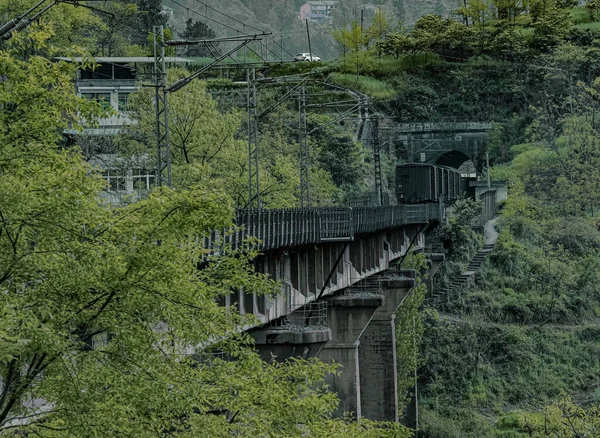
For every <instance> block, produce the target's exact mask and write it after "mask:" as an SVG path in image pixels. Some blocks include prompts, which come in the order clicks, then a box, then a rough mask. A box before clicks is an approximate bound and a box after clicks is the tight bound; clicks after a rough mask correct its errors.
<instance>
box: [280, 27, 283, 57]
mask: <svg viewBox="0 0 600 438" xmlns="http://www.w3.org/2000/svg"><path fill="white" fill-rule="evenodd" d="M279 41H280V42H281V44H279V47H280V48H281V58H280V60H281V62H283V29H281V35H280V36H279Z"/></svg>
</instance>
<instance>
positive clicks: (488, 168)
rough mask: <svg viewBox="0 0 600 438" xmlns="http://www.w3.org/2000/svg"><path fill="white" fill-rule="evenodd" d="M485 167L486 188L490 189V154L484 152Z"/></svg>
mask: <svg viewBox="0 0 600 438" xmlns="http://www.w3.org/2000/svg"><path fill="white" fill-rule="evenodd" d="M485 165H486V167H487V186H488V189H489V188H490V187H492V182H491V181H490V154H489V152H488V151H485Z"/></svg>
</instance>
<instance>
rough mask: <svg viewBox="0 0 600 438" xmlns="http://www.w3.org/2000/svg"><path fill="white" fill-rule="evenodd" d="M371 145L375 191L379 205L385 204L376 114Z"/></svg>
mask: <svg viewBox="0 0 600 438" xmlns="http://www.w3.org/2000/svg"><path fill="white" fill-rule="evenodd" d="M371 146H372V148H373V170H374V172H375V193H377V205H379V206H381V205H383V185H382V182H381V180H382V178H381V150H380V144H379V118H378V117H377V116H375V117H374V118H373V123H372V124H371Z"/></svg>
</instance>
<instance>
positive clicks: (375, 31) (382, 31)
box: [365, 8, 391, 58]
mask: <svg viewBox="0 0 600 438" xmlns="http://www.w3.org/2000/svg"><path fill="white" fill-rule="evenodd" d="M390 27H391V26H390V22H389V21H388V19H387V17H386V16H385V12H384V10H383V9H382V8H378V9H377V11H375V16H374V17H373V21H372V23H371V25H370V26H369V28H368V29H367V30H366V32H365V39H366V41H367V46H369V45H370V44H371V43H375V44H376V43H377V42H379V41H382V40H383V39H385V37H386V36H387V33H388V32H389V30H390ZM375 50H376V51H377V54H378V56H379V57H380V58H381V50H379V49H378V48H377V46H376V47H375Z"/></svg>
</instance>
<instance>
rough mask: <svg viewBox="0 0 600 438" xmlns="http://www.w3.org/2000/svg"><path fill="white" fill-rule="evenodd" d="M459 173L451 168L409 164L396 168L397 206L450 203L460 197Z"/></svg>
mask: <svg viewBox="0 0 600 438" xmlns="http://www.w3.org/2000/svg"><path fill="white" fill-rule="evenodd" d="M462 185H463V184H462V181H461V176H460V173H459V172H458V171H457V170H456V169H453V168H451V167H445V166H435V165H433V164H424V163H410V164H399V165H397V166H396V199H397V200H398V203H399V204H416V203H424V202H438V201H439V200H440V199H441V200H442V201H445V202H452V201H455V200H456V199H458V198H460V197H461V195H462V191H463V190H462Z"/></svg>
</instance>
